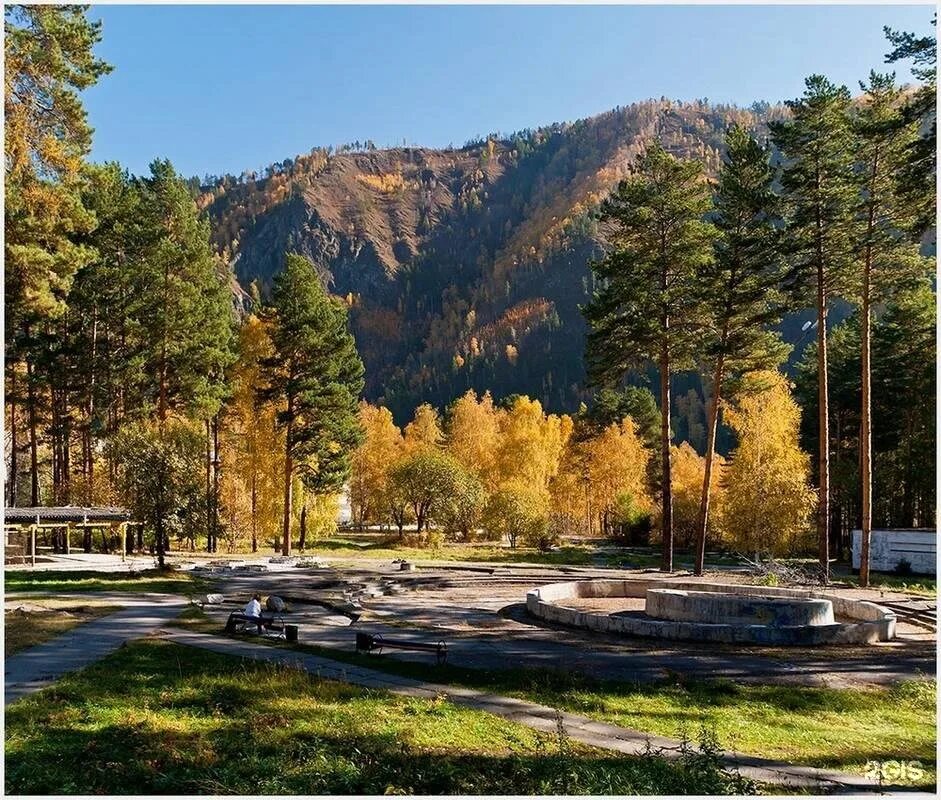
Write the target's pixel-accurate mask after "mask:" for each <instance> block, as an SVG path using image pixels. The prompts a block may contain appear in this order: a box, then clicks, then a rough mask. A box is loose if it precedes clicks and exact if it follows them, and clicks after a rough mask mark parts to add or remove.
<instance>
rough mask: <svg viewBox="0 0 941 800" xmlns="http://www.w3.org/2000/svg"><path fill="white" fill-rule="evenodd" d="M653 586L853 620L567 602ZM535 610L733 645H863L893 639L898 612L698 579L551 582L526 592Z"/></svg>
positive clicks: (628, 631)
mask: <svg viewBox="0 0 941 800" xmlns="http://www.w3.org/2000/svg"><path fill="white" fill-rule="evenodd" d="M648 589H676V590H688V591H694V592H713V593H721V594H725V595H737V596H742V597H782V598H784V597H789V598H801V599H813V598H819V599H822V600H829V601H830V602H831V603H832V606H833V613H834V614H835V615H836V616H837V617H842V618H844V619H850V620H852V622H834V623H832V624H824V625H797V626H785V627H774V626H771V625H741V624H739V625H733V624H727V623H706V622H688V621H673V620H662V619H653V618H652V617H649V616H646V615H640V614H638V615H624V616H613V615H609V614H601V613H597V612H589V611H579V610H578V609H575V608H570V607H567V606H566V605H565V600H568V599H570V598H586V597H587V598H591V597H646V594H647V590H648ZM526 608H527V610H528V611H529V613H530V614H532V615H533V616H535V617H538V618H540V619H544V620H546V621H548V622H554V623H557V624H560V625H570V626H572V627H576V628H587V629H588V630H594V631H601V632H603V633H615V634H625V635H629V636H644V637H651V638H659V639H687V640H691V641H703V642H725V643H730V644H735V643H738V644H772V645H816V644H851V643H852V644H860V643H872V642H880V641H888V640H889V639H892V638H894V636H895V614H894V613H892V612H891V611H889V610H888V609H885V608H882V607H881V606H878V605H876V604H875V603H869V602H866V601H864V600H853V599H850V598H846V597H841V596H840V595H836V594H831V593H828V592H821V591H817V590H813V589H784V588H779V587H765V586H747V585H742V584H717V583H712V584H705V583H696V582H694V581H666V580H597V581H568V582H565V583H552V584H549V585H547V586H541V587H540V588H538V589H533V590H532V591H530V592H528V593H527V595H526Z"/></svg>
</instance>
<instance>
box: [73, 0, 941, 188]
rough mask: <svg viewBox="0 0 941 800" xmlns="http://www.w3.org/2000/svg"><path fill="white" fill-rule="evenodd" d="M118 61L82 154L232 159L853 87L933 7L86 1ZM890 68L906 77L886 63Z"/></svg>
mask: <svg viewBox="0 0 941 800" xmlns="http://www.w3.org/2000/svg"><path fill="white" fill-rule="evenodd" d="M90 15H91V17H92V18H100V19H101V20H102V21H103V23H104V31H103V35H104V38H103V41H102V43H101V45H100V46H99V48H98V52H99V53H100V54H101V55H102V56H103V57H104V58H106V59H107V60H108V61H110V62H111V63H112V64H113V65H114V67H115V69H114V72H113V73H112V74H111V75H109V76H107V77H105V78H104V79H103V80H102V81H101V83H100V84H99V85H98V86H96V87H93V88H92V89H89V90H88V91H87V92H85V95H84V97H85V102H86V107H87V108H88V112H89V117H90V120H91V123H92V125H93V126H94V127H95V141H94V150H93V152H92V157H93V159H94V160H96V161H104V160H117V161H120V162H121V163H123V164H124V165H126V166H127V167H129V168H130V169H131V170H132V171H134V172H144V171H146V169H147V165H148V163H149V162H150V161H151V160H152V159H153V158H154V157H157V156H160V157H167V158H170V159H171V160H172V161H173V162H174V164H175V165H176V166H177V169H178V170H179V171H180V172H181V173H183V174H186V175H193V174H197V175H203V174H204V173H207V172H209V173H214V174H221V173H224V172H232V173H235V174H238V173H240V172H241V171H242V170H244V169H258V168H260V167H263V166H265V165H267V164H269V163H271V162H272V161H280V160H283V159H284V158H287V157H293V156H294V155H295V154H297V153H303V152H307V151H309V150H310V149H311V148H312V147H314V146H317V145H331V144H332V145H336V144H341V143H343V142H348V141H353V140H356V139H359V140H361V141H363V140H365V139H372V140H373V141H374V142H376V144H377V145H379V146H384V145H391V144H396V143H398V144H401V143H402V141H403V139H404V140H407V141H408V143H409V144H423V145H427V146H432V147H437V146H444V145H447V144H449V143H453V144H455V145H462V144H463V143H464V142H465V141H466V140H468V139H470V138H473V137H475V136H477V135H481V134H486V133H489V132H491V131H502V132H508V131H513V130H519V129H521V128H526V127H537V126H539V125H543V124H548V123H551V122H558V121H565V120H573V119H577V118H579V117H585V116H589V115H591V114H596V113H599V112H601V111H604V110H606V109H609V108H612V107H614V106H616V105H626V104H629V103H631V102H633V101H635V100H643V99H646V98H649V97H660V96H667V97H670V98H677V99H695V98H701V97H707V98H709V99H710V100H713V101H722V102H735V103H739V104H742V105H748V104H750V103H751V102H752V101H754V100H757V99H766V100H769V101H777V100H783V99H787V98H791V97H795V96H797V95H799V94H800V92H801V90H802V88H803V79H804V77H805V76H807V75H808V74H810V73H813V72H822V73H824V74H826V75H828V76H829V77H830V78H831V79H833V80H836V81H838V82H841V83H846V84H847V85H848V86H850V88H851V89H854V90H855V89H856V87H857V85H858V84H857V82H858V81H859V80H860V79H863V78H865V77H866V76H867V75H868V72H869V70H870V69H872V68H877V69H889V68H888V67H884V66H883V56H884V54H885V52H886V51H887V50H888V49H889V48H888V47H887V45H886V42H885V38H884V36H883V33H882V26H883V25H890V26H892V27H894V28H898V29H903V30H912V31H915V32H917V33H919V34H925V33H927V32H929V31H931V30H932V28H931V25H930V20H931V15H932V7H931V6H925V5H922V6H873V5H869V6H660V7H650V6H627V7H624V6H617V7H615V6H593V7H584V6H582V7H570V6H535V7H534V6H515V7H512V6H511V7H507V6H431V7H429V6H411V7H409V6H384V7H376V6H218V5H215V6H214V5H204V6H159V5H155V6H107V5H98V6H93V7H92V10H91V12H90ZM895 69H896V71H897V72H898V75H899V78H900V79H903V80H908V79H910V77H911V76H910V74H909V73H908V70H907V68H906V67H904V66H901V65H896V67H895Z"/></svg>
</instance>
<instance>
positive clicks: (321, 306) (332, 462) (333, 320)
mask: <svg viewBox="0 0 941 800" xmlns="http://www.w3.org/2000/svg"><path fill="white" fill-rule="evenodd" d="M271 341H272V343H273V345H274V354H273V355H272V356H271V358H270V359H266V360H265V362H264V365H265V367H266V368H267V370H268V374H267V378H268V382H267V385H266V386H264V387H262V397H263V398H265V399H271V400H275V401H276V402H277V403H278V404H279V411H278V417H277V419H278V425H279V427H280V428H282V429H283V430H284V432H285V458H284V517H283V541H282V553H283V554H284V555H290V553H291V518H292V513H293V502H292V500H293V498H292V483H293V478H294V475H295V473H297V474H299V475H300V477H301V479H302V480H303V482H304V484H305V486H306V487H307V488H308V489H310V490H312V491H313V492H315V493H317V494H326V493H328V492H330V491H333V492H338V491H339V490H340V489H341V488H342V486H343V483H344V482H345V481H346V479H347V477H348V476H349V472H350V454H351V451H352V450H353V449H354V448H355V447H357V445H358V444H359V443H360V439H361V435H362V434H361V431H360V427H359V421H358V419H357V401H358V400H359V394H360V392H362V390H363V363H362V361H360V358H359V355H358V354H357V352H356V344H355V342H354V341H353V337H352V335H351V334H350V332H349V329H348V325H347V310H346V306H345V305H343V304H342V303H341V302H340V301H337V300H334V299H332V298H331V297H329V295H327V292H326V291H325V290H324V288H323V286H322V285H321V282H320V278H319V276H318V275H317V271H316V270H315V269H314V265H313V264H311V263H310V261H308V260H307V259H306V258H304V257H302V256H299V255H296V254H294V253H289V254H288V255H287V258H286V261H285V266H284V269H283V270H282V271H281V272H280V273H279V274H278V276H277V277H276V278H275V282H274V291H273V294H272V326H271Z"/></svg>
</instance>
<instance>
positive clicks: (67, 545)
mask: <svg viewBox="0 0 941 800" xmlns="http://www.w3.org/2000/svg"><path fill="white" fill-rule="evenodd" d="M71 538H72V523H71V522H66V523H65V554H66V555H67V556H69V555H72V543H71V541H70V540H71Z"/></svg>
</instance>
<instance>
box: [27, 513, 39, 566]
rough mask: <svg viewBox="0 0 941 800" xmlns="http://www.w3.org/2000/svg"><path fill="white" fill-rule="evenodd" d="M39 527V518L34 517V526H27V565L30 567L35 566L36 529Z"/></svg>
mask: <svg viewBox="0 0 941 800" xmlns="http://www.w3.org/2000/svg"><path fill="white" fill-rule="evenodd" d="M38 526H39V517H36V524H35V525H30V526H29V563H30V566H32V567H35V566H36V529H37V528H38Z"/></svg>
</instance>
